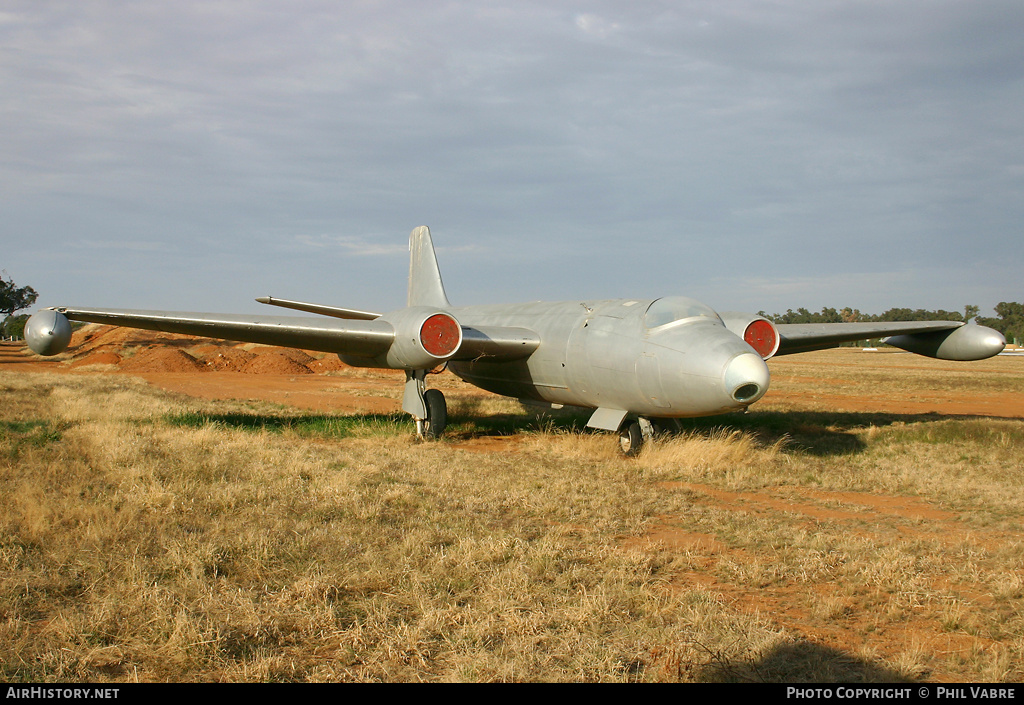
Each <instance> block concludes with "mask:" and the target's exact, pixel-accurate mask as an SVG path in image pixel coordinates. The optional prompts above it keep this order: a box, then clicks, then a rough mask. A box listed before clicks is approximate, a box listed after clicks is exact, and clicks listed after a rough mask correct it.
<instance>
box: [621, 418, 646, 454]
mask: <svg viewBox="0 0 1024 705" xmlns="http://www.w3.org/2000/svg"><path fill="white" fill-rule="evenodd" d="M643 445H644V434H643V432H642V431H641V430H640V424H639V422H637V421H631V422H630V423H628V424H626V425H625V426H623V427H622V430H621V431H619V449H620V450H621V451H622V454H623V455H625V456H627V457H629V458H632V457H633V456H635V455H636V454H637V453H639V452H640V449H641V448H643Z"/></svg>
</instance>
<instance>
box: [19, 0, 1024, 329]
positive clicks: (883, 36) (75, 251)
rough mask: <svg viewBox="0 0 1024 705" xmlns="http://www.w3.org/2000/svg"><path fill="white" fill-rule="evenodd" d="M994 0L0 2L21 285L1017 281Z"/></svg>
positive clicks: (973, 292) (1023, 89) (369, 289)
mask: <svg viewBox="0 0 1024 705" xmlns="http://www.w3.org/2000/svg"><path fill="white" fill-rule="evenodd" d="M1022 37H1024V3H1022V2H1020V0H1007V1H1006V2H990V1H987V0H963V1H950V0H928V1H924V0H921V1H917V0H900V1H899V2H893V1H892V0H881V1H859V2H846V1H843V0H836V1H829V0H815V1H814V2H806V1H802V2H798V1H796V0H792V1H791V0H778V1H776V2H765V1H764V0H758V1H750V2H747V1H744V0H713V1H708V2H686V1H679V2H654V1H652V2H625V1H617V2H613V1H607V2H600V1H597V2H558V1H557V0H541V1H539V2H533V1H532V0H495V1H493V2H487V1H484V0H474V1H471V2H470V1H467V2H441V1H435V0H431V1H425V0H416V1H413V0H390V1H385V0H382V1H376V2H357V1H353V0H345V1H330V2H328V1H323V2H319V1H312V0H311V1H301V0H299V1H296V0H289V1H287V2H285V1H283V0H281V1H279V2H270V1H269V0H268V1H259V0H253V1H251V2H242V1H234V0H218V1H214V0H201V1H193V0H175V1H174V2H170V1H167V2H155V1H154V2H116V1H110V2H99V1H92V0H74V1H70V2H57V1H55V0H46V1H45V2H40V0H26V1H21V0H0V128H2V129H0V215H2V217H0V244H2V249H0V267H2V268H3V269H5V270H6V271H7V274H8V275H9V276H10V277H11V278H13V279H14V281H15V282H16V283H18V284H19V285H25V284H28V285H31V286H33V287H34V288H35V289H36V290H37V291H38V292H39V294H40V297H39V302H38V303H39V304H40V305H44V306H45V305H71V306H104V307H124V308H151V309H170V310H190V311H216V312H231V311H236V312H247V311H260V312H263V313H280V311H276V310H271V309H267V308H266V307H263V306H260V305H259V304H256V303H254V302H253V301H252V299H253V297H256V296H261V295H273V296H277V297H282V298H294V299H301V300H310V301H316V302H320V303H327V304H334V305H339V306H348V307H354V308H362V309H368V310H377V311H386V310H390V309H393V308H397V307H400V306H402V305H404V301H405V289H406V277H407V272H408V254H407V248H408V235H409V231H410V230H412V229H413V228H414V227H415V226H418V225H428V226H430V228H431V231H432V233H433V235H434V243H435V245H436V247H437V250H438V258H439V260H440V264H441V270H442V274H443V276H444V280H445V284H446V287H447V290H448V296H449V298H450V299H451V300H452V302H453V303H454V304H456V305H465V304H472V303H501V302H513V301H523V300H537V299H550V300H561V299H574V298H618V297H627V296H628V297H649V298H655V297H658V296H664V295H670V294H674V295H687V296H692V297H695V298H698V299H700V300H702V301H704V302H705V303H707V304H709V305H711V306H712V307H713V308H716V309H719V310H744V311H758V310H761V309H763V310H767V311H768V312H777V311H778V312H781V311H785V310H786V309H787V308H796V307H799V306H805V307H808V308H810V309H812V310H820V308H821V307H823V306H834V307H842V306H852V307H855V308H859V309H861V310H862V311H864V312H871V313H878V312H881V311H883V310H885V309H887V308H890V307H893V306H907V307H911V308H929V309H935V308H945V309H948V310H962V308H963V306H964V305H965V304H975V305H978V306H980V307H981V309H982V315H992V312H991V308H992V306H994V305H995V304H996V303H998V302H999V301H1022V300H1024V285H1022V280H1024V244H1022V241H1024V227H1022V224H1024V41H1022Z"/></svg>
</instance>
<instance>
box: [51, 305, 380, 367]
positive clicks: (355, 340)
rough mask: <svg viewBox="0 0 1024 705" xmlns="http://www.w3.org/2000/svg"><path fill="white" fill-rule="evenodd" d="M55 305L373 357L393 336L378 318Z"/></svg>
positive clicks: (98, 319)
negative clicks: (259, 314) (247, 314)
mask: <svg viewBox="0 0 1024 705" xmlns="http://www.w3.org/2000/svg"><path fill="white" fill-rule="evenodd" d="M56 310H57V311H58V312H60V313H63V314H64V315H65V316H66V317H67V318H68V319H70V320H72V321H88V322H89V323H106V324H108V325H113V326H126V327H128V328H143V329H145V330H156V331H163V332H164V333H182V334H184V335H198V336H202V337H205V338H219V339H222V340H235V341H238V342H243V343H262V344H264V345H279V346H282V347H288V348H302V349H304V350H319V351H321V352H331V353H340V354H344V355H355V356H357V357H374V356H376V355H380V354H382V353H385V352H387V350H388V348H389V347H390V346H391V343H392V341H393V340H394V338H395V331H394V329H393V328H392V327H391V325H390V324H389V323H386V322H384V321H377V320H369V321H368V320H346V319H340V318H311V317H299V316H255V315H253V316H246V315H238V314H219V313H189V312H181V311H135V310H130V309H101V308H95V309H85V308H58V309H56Z"/></svg>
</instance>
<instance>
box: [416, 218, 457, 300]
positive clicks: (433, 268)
mask: <svg viewBox="0 0 1024 705" xmlns="http://www.w3.org/2000/svg"><path fill="white" fill-rule="evenodd" d="M409 252H410V257H409V300H408V305H409V306H437V307H438V308H451V304H450V303H449V302H448V297H447V296H445V294H444V284H443V283H442V282H441V271H440V270H439V269H438V268H437V257H436V256H435V255H434V243H433V242H432V241H431V239H430V228H428V227H427V226H426V225H421V226H420V227H418V228H416V229H415V230H413V231H412V233H411V234H410V235H409Z"/></svg>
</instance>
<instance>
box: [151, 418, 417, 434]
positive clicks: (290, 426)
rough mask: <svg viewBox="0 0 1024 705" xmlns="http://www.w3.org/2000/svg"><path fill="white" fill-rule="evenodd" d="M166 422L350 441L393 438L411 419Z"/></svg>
mask: <svg viewBox="0 0 1024 705" xmlns="http://www.w3.org/2000/svg"><path fill="white" fill-rule="evenodd" d="M164 420H165V421H166V422H167V423H168V424H170V425H171V426H178V427H183V428H205V427H206V426H217V427H220V428H229V429H235V430H241V431H270V432H275V433H284V432H289V433H294V434H296V435H298V436H300V437H303V438H324V439H329V438H335V439H337V438H350V437H366V436H392V435H396V434H398V433H402V432H405V431H407V430H408V426H409V420H408V416H406V415H405V414H400V413H393V414H352V415H349V416H334V415H330V414H302V415H298V416H289V415H286V414H257V413H226V414H210V413H202V412H191V411H190V412H185V413H181V414H167V415H166V416H165V417H164Z"/></svg>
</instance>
